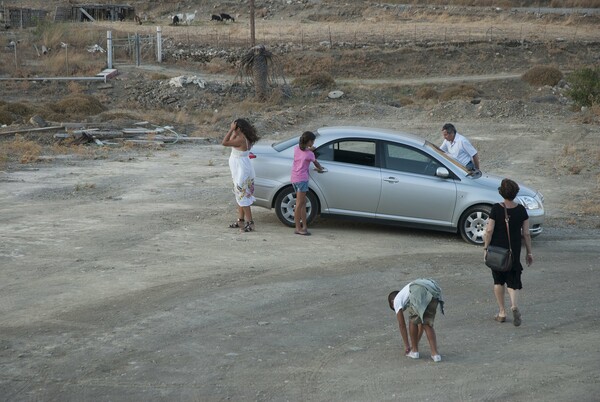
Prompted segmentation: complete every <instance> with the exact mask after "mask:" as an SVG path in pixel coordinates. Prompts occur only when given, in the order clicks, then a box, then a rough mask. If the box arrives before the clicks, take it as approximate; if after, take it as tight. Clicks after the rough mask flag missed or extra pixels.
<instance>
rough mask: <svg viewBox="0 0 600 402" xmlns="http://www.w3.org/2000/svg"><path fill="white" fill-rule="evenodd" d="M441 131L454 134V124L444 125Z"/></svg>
mask: <svg viewBox="0 0 600 402" xmlns="http://www.w3.org/2000/svg"><path fill="white" fill-rule="evenodd" d="M442 130H445V131H447V132H448V133H450V134H456V128H455V127H454V124H450V123H446V124H444V126H443V127H442Z"/></svg>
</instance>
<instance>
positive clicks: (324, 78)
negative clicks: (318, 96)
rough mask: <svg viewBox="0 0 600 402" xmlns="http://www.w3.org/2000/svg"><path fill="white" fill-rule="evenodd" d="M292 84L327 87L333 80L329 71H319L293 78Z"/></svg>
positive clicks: (315, 87)
mask: <svg viewBox="0 0 600 402" xmlns="http://www.w3.org/2000/svg"><path fill="white" fill-rule="evenodd" d="M294 85H296V86H299V87H305V88H312V89H327V88H332V87H333V86H334V85H335V80H334V79H333V77H332V76H331V74H329V73H325V72H319V73H313V74H310V75H308V76H304V77H297V78H296V79H294Z"/></svg>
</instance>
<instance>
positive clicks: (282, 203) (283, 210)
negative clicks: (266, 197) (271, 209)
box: [275, 186, 318, 227]
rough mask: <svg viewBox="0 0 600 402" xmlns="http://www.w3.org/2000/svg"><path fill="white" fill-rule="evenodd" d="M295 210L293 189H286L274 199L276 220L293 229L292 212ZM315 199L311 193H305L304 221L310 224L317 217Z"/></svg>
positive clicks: (316, 202)
mask: <svg viewBox="0 0 600 402" xmlns="http://www.w3.org/2000/svg"><path fill="white" fill-rule="evenodd" d="M295 209H296V192H295V191H294V188H293V187H291V186H290V187H286V188H285V189H283V191H281V193H279V195H278V196H277V198H276V199H275V213H276V214H277V218H279V220H280V221H281V223H283V224H284V225H287V226H289V227H294V226H295V223H294V210H295ZM317 210H318V201H317V197H316V196H315V195H314V194H313V193H312V192H311V191H309V192H307V193H306V220H307V222H308V224H310V223H312V221H313V220H314V219H315V216H316V215H317V212H318V211H317Z"/></svg>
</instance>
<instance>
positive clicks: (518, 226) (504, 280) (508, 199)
mask: <svg viewBox="0 0 600 402" xmlns="http://www.w3.org/2000/svg"><path fill="white" fill-rule="evenodd" d="M498 192H499V193H500V195H501V196H502V198H504V202H503V203H501V204H494V205H493V206H492V211H491V212H490V218H489V219H488V222H487V226H486V228H485V240H484V248H483V249H484V250H485V251H484V253H485V254H487V247H488V246H489V245H492V246H498V247H503V248H509V247H508V235H507V233H506V224H505V223H504V222H505V218H504V207H506V212H507V214H508V227H509V230H510V245H511V248H512V252H513V265H512V268H511V270H510V271H508V272H496V271H492V275H493V277H494V295H495V296H496V301H497V302H498V309H499V310H498V314H497V315H496V317H495V318H494V319H495V320H496V321H498V322H504V321H506V310H505V309H504V293H505V289H506V288H508V296H509V297H510V309H511V311H512V315H513V324H514V325H515V326H516V327H518V326H519V325H521V312H520V311H519V307H518V305H517V301H518V294H519V290H520V289H522V288H523V285H522V283H521V272H522V271H523V266H522V265H521V261H520V259H521V237H522V238H523V239H524V240H525V248H526V249H527V256H526V257H525V262H526V263H527V266H530V265H531V263H532V262H533V255H532V254H531V235H530V234H529V215H527V210H526V209H525V207H524V206H523V205H521V204H518V203H516V202H515V201H514V199H515V197H516V196H517V194H518V193H519V185H518V184H517V183H515V182H514V181H512V180H510V179H504V180H502V183H501V184H500V187H499V188H498ZM484 258H485V256H484Z"/></svg>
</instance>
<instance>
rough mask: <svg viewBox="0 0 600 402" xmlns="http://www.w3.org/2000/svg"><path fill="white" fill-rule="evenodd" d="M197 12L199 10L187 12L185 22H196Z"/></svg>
mask: <svg viewBox="0 0 600 402" xmlns="http://www.w3.org/2000/svg"><path fill="white" fill-rule="evenodd" d="M197 13H198V10H196V11H194V12H193V13H185V23H186V24H188V25H190V24H191V23H192V22H194V19H195V18H196V14H197Z"/></svg>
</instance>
